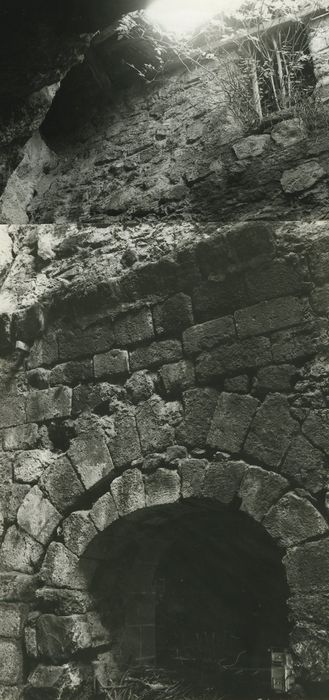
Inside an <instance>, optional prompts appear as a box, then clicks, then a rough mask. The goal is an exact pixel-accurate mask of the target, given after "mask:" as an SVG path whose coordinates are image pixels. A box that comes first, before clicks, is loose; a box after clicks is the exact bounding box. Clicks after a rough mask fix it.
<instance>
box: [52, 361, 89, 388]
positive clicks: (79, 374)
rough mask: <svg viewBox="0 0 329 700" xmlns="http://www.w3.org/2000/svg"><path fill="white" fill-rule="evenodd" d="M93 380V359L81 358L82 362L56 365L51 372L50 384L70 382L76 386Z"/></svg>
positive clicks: (70, 384)
mask: <svg viewBox="0 0 329 700" xmlns="http://www.w3.org/2000/svg"><path fill="white" fill-rule="evenodd" d="M92 380H93V365H92V361H91V360H81V361H80V362H78V361H75V362H64V363H63V364H61V365H56V367H53V369H52V370H51V371H50V373H49V384H50V385H51V386H57V385H58V384H69V386H75V385H76V384H80V383H81V384H82V383H84V382H90V381H92Z"/></svg>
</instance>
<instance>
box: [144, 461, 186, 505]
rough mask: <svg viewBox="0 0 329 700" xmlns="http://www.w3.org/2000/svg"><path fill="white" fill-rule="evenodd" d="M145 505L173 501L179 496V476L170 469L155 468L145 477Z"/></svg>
mask: <svg viewBox="0 0 329 700" xmlns="http://www.w3.org/2000/svg"><path fill="white" fill-rule="evenodd" d="M145 495H146V505H147V506H158V505H162V504H163V503H175V502H177V501H178V500H179V498H180V477H179V474H177V472H176V471H173V470H172V469H161V468H160V469H157V471H155V472H154V473H153V474H150V475H149V476H146V477H145Z"/></svg>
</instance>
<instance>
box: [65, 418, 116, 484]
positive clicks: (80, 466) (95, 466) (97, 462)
mask: <svg viewBox="0 0 329 700" xmlns="http://www.w3.org/2000/svg"><path fill="white" fill-rule="evenodd" d="M67 455H68V457H69V459H70V460H71V462H72V464H73V466H74V468H75V469H76V471H77V473H78V475H79V477H80V479H81V481H82V483H83V485H84V486H85V488H86V489H88V488H90V487H91V486H94V484H96V483H97V482H98V481H100V480H101V479H102V478H103V477H104V476H106V475H107V474H110V472H111V471H112V470H113V468H114V467H113V463H112V459H111V455H110V453H109V451H108V448H107V445H106V442H105V438H104V436H103V435H101V434H97V433H95V432H94V431H93V432H90V433H83V434H82V435H80V436H79V437H77V438H74V439H73V440H71V445H70V449H69V451H68V453H67Z"/></svg>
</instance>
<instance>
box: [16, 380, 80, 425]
mask: <svg viewBox="0 0 329 700" xmlns="http://www.w3.org/2000/svg"><path fill="white" fill-rule="evenodd" d="M71 403H72V390H71V389H69V388H68V387H67V386H58V387H55V388H54V389H42V390H40V391H31V392H30V393H29V394H28V396H27V400H26V417H27V420H28V421H31V422H35V423H40V422H43V421H45V420H50V419H51V418H65V417H67V416H69V415H70V413H71Z"/></svg>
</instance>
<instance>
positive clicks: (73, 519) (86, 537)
mask: <svg viewBox="0 0 329 700" xmlns="http://www.w3.org/2000/svg"><path fill="white" fill-rule="evenodd" d="M62 528H63V538H64V544H65V547H67V549H70V550H71V552H73V554H76V555H77V556H80V555H81V554H83V553H84V551H85V550H86V548H87V546H88V545H89V543H90V542H92V540H93V539H94V538H95V537H96V535H97V530H96V528H95V525H94V524H93V522H92V520H91V519H90V516H89V512H88V511H86V510H79V511H75V513H71V514H70V515H69V516H68V517H67V518H66V519H65V520H64V522H63V524H62Z"/></svg>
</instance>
